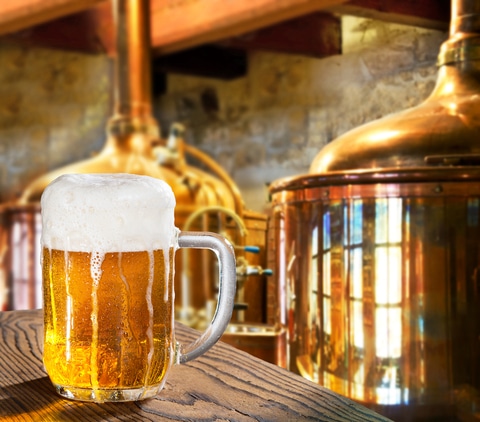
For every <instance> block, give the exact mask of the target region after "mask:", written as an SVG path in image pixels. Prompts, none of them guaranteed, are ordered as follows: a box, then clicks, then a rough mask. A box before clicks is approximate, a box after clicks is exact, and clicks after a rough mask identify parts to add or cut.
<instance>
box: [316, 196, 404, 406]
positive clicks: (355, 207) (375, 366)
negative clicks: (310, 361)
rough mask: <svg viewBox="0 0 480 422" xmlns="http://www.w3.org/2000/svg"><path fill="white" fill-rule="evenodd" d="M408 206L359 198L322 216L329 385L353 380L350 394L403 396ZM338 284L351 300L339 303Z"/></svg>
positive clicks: (383, 398)
mask: <svg viewBox="0 0 480 422" xmlns="http://www.w3.org/2000/svg"><path fill="white" fill-rule="evenodd" d="M402 207H403V204H402V199H401V198H376V199H354V200H350V201H342V202H339V203H330V204H329V206H328V207H325V209H324V214H323V233H322V235H323V236H322V237H323V251H322V253H323V257H322V259H323V270H322V271H323V272H322V288H323V291H322V296H323V301H322V303H323V315H322V318H323V321H322V327H323V328H322V329H323V334H324V344H325V346H324V356H325V364H324V366H323V368H324V370H327V371H328V372H329V374H330V375H328V376H326V377H325V376H324V378H329V379H325V381H326V382H325V385H327V386H328V385H329V384H330V385H332V384H333V383H335V382H337V383H338V382H340V378H343V379H349V380H350V381H351V382H350V385H349V389H350V391H349V394H350V395H351V396H352V397H354V398H357V399H360V400H363V399H365V398H366V395H367V394H368V395H370V396H371V395H372V394H374V395H376V397H377V402H378V403H380V404H395V403H400V402H401V400H402V397H401V394H400V391H401V390H400V382H399V373H400V358H401V353H402V349H401V344H402V311H401V306H402V294H403V292H402V213H403V212H404V211H403V208H402ZM339 211H340V212H341V215H339ZM405 221H408V219H405ZM338 223H340V224H338ZM339 226H340V227H339ZM315 237H316V236H314V238H315ZM339 253H340V255H339ZM337 256H338V257H339V259H340V260H341V261H343V262H341V263H339V262H338V260H337ZM339 265H340V266H341V269H340V270H339V269H338V267H339ZM339 275H340V276H341V279H342V281H341V283H342V284H341V285H339V279H338V277H337V276H339ZM339 286H340V287H339ZM339 288H340V289H343V290H344V291H345V292H348V295H347V300H346V301H345V303H342V302H341V301H340V302H338V301H337V300H336V295H335V293H334V292H336V291H337V290H338V289H339ZM332 292H333V293H332ZM338 315H341V319H340V318H339V317H338ZM342 324H343V325H342ZM337 325H340V326H337ZM342 331H343V334H342V335H339V334H338V332H342ZM335 333H337V334H335ZM367 342H369V343H368V345H366V343H367ZM366 349H368V350H369V351H371V350H374V353H372V352H369V353H368V354H366ZM345 360H346V362H345ZM342 371H343V372H342ZM365 386H366V387H365ZM337 391H338V390H337ZM403 400H405V397H403ZM407 400H408V398H407Z"/></svg>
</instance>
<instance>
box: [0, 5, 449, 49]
mask: <svg viewBox="0 0 480 422" xmlns="http://www.w3.org/2000/svg"><path fill="white" fill-rule="evenodd" d="M449 2H450V0H405V1H398V0H349V1H346V0H282V1H278V0H255V1H250V0H241V1H228V2H226V1H225V0H151V9H152V11H151V20H152V25H151V27H152V48H153V55H154V56H160V55H166V54H172V53H176V52H180V51H183V50H188V49H191V48H194V47H198V46H201V45H207V44H215V43H216V44H218V43H221V44H222V43H223V44H227V45H228V44H230V45H231V46H232V47H240V48H244V49H249V50H251V49H256V48H258V49H262V48H263V49H270V50H276V51H281V50H282V49H283V50H284V52H291V53H295V51H294V50H295V49H297V53H298V54H307V55H313V56H317V57H321V56H322V55H328V53H326V54H323V53H322V51H315V49H317V50H318V49H320V50H321V49H328V43H330V42H331V41H329V40H332V39H334V38H335V31H336V26H335V24H332V23H328V21H327V20H324V21H322V22H320V23H319V25H321V26H322V28H320V32H321V31H323V35H320V32H319V33H317V34H315V35H314V36H315V37H325V36H327V38H323V45H320V44H317V45H315V49H312V48H311V46H310V47H307V50H308V51H304V50H305V47H306V45H305V43H303V44H302V43H297V45H296V44H295V42H296V39H295V38H296V35H295V33H294V32H295V31H298V34H303V35H302V36H298V39H300V38H303V39H305V36H306V37H307V38H310V37H311V36H312V35H311V34H312V33H311V32H310V35H308V31H311V30H312V29H313V30H314V29H315V28H314V26H315V25H313V26H312V25H305V23H306V22H307V21H308V20H313V21H314V20H315V19H317V20H318V19H319V17H318V15H317V13H318V12H327V11H328V12H329V13H334V14H352V15H356V16H364V17H369V18H372V19H380V20H383V21H388V22H398V23H406V24H410V25H416V26H420V27H427V28H437V29H442V30H443V29H446V28H448V22H449V19H450V5H449ZM88 8H89V9H88ZM111 9H112V7H111V3H110V0H103V1H102V0H82V1H78V0H8V1H0V35H2V34H3V35H4V34H7V33H8V34H9V35H8V36H5V35H4V37H3V38H9V39H13V40H15V41H19V42H21V43H23V44H27V45H37V46H44V47H54V48H62V49H67V50H68V49H70V50H76V51H84V52H93V53H99V52H107V53H113V51H114V44H115V43H114V33H115V28H114V22H113V17H112V10H111ZM78 10H82V11H80V12H79V11H78ZM75 12H76V13H75ZM68 13H70V15H68V16H65V15H66V14H68ZM310 15H311V16H310ZM312 16H313V17H312ZM59 17H61V18H59ZM299 17H302V19H301V20H299V21H298V22H300V23H299V24H298V25H296V24H295V19H297V18H299ZM325 19H331V17H330V18H325ZM40 22H44V23H43V24H41V25H37V24H38V23H40ZM278 25H280V27H281V29H280V30H279V29H278ZM295 26H297V28H296V29H295ZM12 31H16V32H14V33H11V32H12ZM305 34H307V35H305ZM316 39H317V40H318V39H319V38H316ZM320 39H321V38H320ZM314 42H315V41H314ZM235 44H236V45H235ZM335 49H336V47H335V46H333V48H332V51H334V50H335ZM285 50H288V51H285ZM333 54H336V53H333Z"/></svg>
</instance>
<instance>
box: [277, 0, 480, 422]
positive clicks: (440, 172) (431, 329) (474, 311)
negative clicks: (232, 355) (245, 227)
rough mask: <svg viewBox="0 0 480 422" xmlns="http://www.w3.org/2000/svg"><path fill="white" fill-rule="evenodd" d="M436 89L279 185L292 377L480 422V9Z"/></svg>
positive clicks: (409, 411)
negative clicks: (416, 104)
mask: <svg viewBox="0 0 480 422" xmlns="http://www.w3.org/2000/svg"><path fill="white" fill-rule="evenodd" d="M438 62H439V66H440V68H439V72H438V80H437V84H436V87H435V89H434V91H433V93H432V94H431V95H430V97H429V98H428V99H427V100H426V101H424V102H423V103H422V104H420V105H419V106H417V107H414V108H410V109H407V110H405V111H402V112H400V113H396V114H393V115H390V116H387V117H385V118H382V119H380V120H377V121H374V122H372V123H369V124H366V125H364V126H361V127H359V128H357V129H354V130H352V131H350V132H348V133H346V134H345V135H343V136H340V137H339V138H337V139H335V140H333V141H332V142H331V143H330V144H328V145H327V146H326V147H325V148H323V149H322V150H321V151H320V152H319V153H318V155H317V156H316V157H315V159H314V160H313V162H312V164H311V167H310V172H309V173H308V174H306V175H300V176H296V177H291V178H286V179H281V180H277V181H275V182H274V183H273V184H272V185H271V187H270V192H271V195H272V219H271V224H270V227H269V237H271V238H273V239H275V241H274V245H275V247H274V248H273V251H272V254H271V255H272V256H271V261H273V262H275V264H274V265H273V268H274V269H275V273H276V274H277V275H278V277H279V280H278V285H279V286H280V289H279V292H278V296H277V297H278V304H279V309H280V311H279V314H280V317H281V318H283V321H284V324H285V325H286V326H287V327H288V329H289V368H290V369H291V370H292V371H295V372H298V373H300V374H302V375H303V376H305V377H307V378H309V379H311V380H313V381H315V382H318V383H320V384H322V385H324V386H326V387H328V388H331V389H332V390H334V391H336V392H338V393H341V394H344V395H346V396H348V397H350V398H353V399H355V400H358V401H359V402H361V403H363V404H364V405H366V406H368V407H371V408H373V409H375V410H377V411H378V412H379V413H382V414H384V415H386V416H388V417H390V418H392V419H393V420H395V421H399V422H401V421H457V420H462V421H463V420H468V421H470V420H477V419H478V418H479V417H480V89H479V88H480V2H478V1H471V0H454V1H453V2H452V21H451V27H450V36H449V39H448V40H447V41H446V42H445V43H444V44H443V45H442V48H441V51H440V54H439V59H438Z"/></svg>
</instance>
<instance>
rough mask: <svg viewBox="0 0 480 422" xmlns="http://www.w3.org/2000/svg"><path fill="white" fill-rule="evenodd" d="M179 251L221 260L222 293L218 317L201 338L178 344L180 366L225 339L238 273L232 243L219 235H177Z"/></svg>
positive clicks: (219, 261)
mask: <svg viewBox="0 0 480 422" xmlns="http://www.w3.org/2000/svg"><path fill="white" fill-rule="evenodd" d="M178 246H179V248H196V249H210V250H211V251H213V252H215V255H216V256H217V260H218V272H219V289H218V290H219V291H218V301H217V308H216V310H215V314H214V316H213V319H212V321H211V322H210V325H209V326H208V327H207V329H206V330H205V331H204V332H203V333H202V334H201V335H200V337H199V338H198V339H197V340H195V341H194V342H192V343H189V344H186V345H184V344H179V348H178V349H177V350H178V352H177V357H176V362H177V363H185V362H188V361H191V360H193V359H195V358H197V357H199V356H200V355H203V354H204V353H205V352H206V351H207V350H208V349H210V348H211V347H212V346H213V345H214V344H215V343H216V342H217V341H218V340H219V339H220V337H221V336H222V334H223V333H224V331H225V329H226V328H227V325H228V324H229V322H230V319H231V317H232V312H233V304H234V301H235V292H236V286H237V271H236V263H235V252H234V249H233V246H232V245H231V243H230V242H229V241H228V240H227V239H225V238H224V237H222V236H220V235H218V234H217V233H211V232H191V231H184V232H180V233H179V234H178Z"/></svg>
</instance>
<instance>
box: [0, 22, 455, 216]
mask: <svg viewBox="0 0 480 422" xmlns="http://www.w3.org/2000/svg"><path fill="white" fill-rule="evenodd" d="M342 26H343V33H342V37H343V54H342V55H340V56H333V57H329V58H325V59H314V58H308V57H303V56H295V55H283V54H276V53H271V52H254V53H251V54H250V55H249V57H248V66H249V70H248V74H247V75H246V77H244V78H240V79H237V80H234V81H228V82H226V81H219V80H214V79H206V78H197V77H186V76H179V75H169V77H168V91H167V93H166V94H165V95H163V96H161V97H159V98H155V99H154V105H155V115H156V117H157V119H158V120H159V122H160V124H161V127H162V130H163V133H164V134H166V132H167V130H168V128H169V126H170V125H171V123H173V122H182V123H184V124H185V126H186V127H187V136H186V139H187V141H188V142H189V143H190V144H192V145H193V146H196V147H198V148H200V149H201V150H203V151H205V152H207V153H208V154H209V155H211V156H212V157H213V158H214V159H216V160H217V161H219V162H220V163H221V164H222V166H223V167H224V168H225V169H226V170H227V171H228V172H229V173H230V174H231V176H232V177H233V179H234V180H235V181H236V183H237V184H238V185H239V187H240V189H241V192H242V194H243V196H244V199H245V202H246V204H247V206H248V207H249V208H251V209H253V210H263V209H265V207H267V206H268V205H267V189H266V184H268V183H269V182H271V181H272V180H275V179H277V178H281V177H284V176H288V175H293V174H300V173H305V172H307V171H308V167H309V164H310V162H311V161H312V159H313V157H314V156H315V154H316V153H317V152H318V151H319V150H320V148H321V147H322V146H323V145H325V144H326V143H327V142H329V141H330V140H332V139H334V138H336V137H337V136H339V135H340V134H342V133H344V132H345V131H348V130H349V129H351V128H353V127H356V126H358V125H360V124H362V123H364V122H367V121H371V120H373V119H375V118H378V117H381V116H383V115H386V114H388V113H392V112H395V111H397V110H401V109H404V108H406V107H409V106H412V105H415V104H418V103H420V102H421V101H422V100H423V99H424V98H425V97H426V96H427V95H428V94H429V93H430V92H431V91H432V89H433V86H434V83H435V78H436V68H435V65H434V63H435V59H436V55H437V53H438V50H439V46H440V43H441V42H442V41H443V40H444V39H445V38H446V34H445V33H441V32H438V31H427V30H421V29H418V28H413V27H407V26H400V25H391V24H384V23H380V22H376V21H372V20H365V19H354V18H350V17H344V18H343V25H342ZM0 63H1V66H0V151H1V154H0V200H1V201H5V200H9V199H12V198H15V197H16V196H18V194H19V193H20V192H21V190H22V189H23V188H24V186H26V184H27V183H28V182H29V181H31V180H32V179H33V178H35V177H36V176H38V175H40V174H43V173H45V172H47V171H49V170H52V169H54V168H57V167H60V166H62V165H64V164H67V163H70V162H74V161H78V160H80V159H82V158H85V157H88V156H89V155H91V154H92V153H94V152H95V151H98V150H99V149H100V148H101V147H102V145H103V143H104V140H105V125H106V122H107V119H108V117H109V116H110V114H111V110H112V108H111V89H112V80H111V62H110V60H109V59H108V58H106V57H104V56H101V55H85V54H76V53H71V52H63V51H54V50H45V49H39V48H33V49H26V48H20V47H18V46H12V45H8V44H1V43H0Z"/></svg>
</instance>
